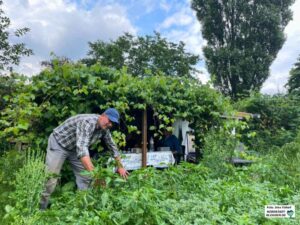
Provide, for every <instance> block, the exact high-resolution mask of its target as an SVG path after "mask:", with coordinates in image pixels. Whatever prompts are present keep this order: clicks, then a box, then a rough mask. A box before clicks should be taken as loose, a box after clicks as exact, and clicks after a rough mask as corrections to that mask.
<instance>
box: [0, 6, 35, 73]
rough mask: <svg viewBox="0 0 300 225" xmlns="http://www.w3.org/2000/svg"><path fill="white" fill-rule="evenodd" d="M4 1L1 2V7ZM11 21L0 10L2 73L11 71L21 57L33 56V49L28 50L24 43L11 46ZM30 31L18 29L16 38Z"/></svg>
mask: <svg viewBox="0 0 300 225" xmlns="http://www.w3.org/2000/svg"><path fill="white" fill-rule="evenodd" d="M2 4H3V1H2V0H0V7H1V6H2ZM9 26H10V19H9V18H8V17H7V16H5V15H4V11H3V10H2V9H1V8H0V72H1V71H4V70H6V69H9V70H11V67H10V66H11V65H12V64H13V65H18V64H19V63H20V58H21V56H29V55H32V54H33V52H32V50H31V49H28V48H26V46H25V44H24V43H17V44H11V43H10V42H9V40H8V39H9V36H10V35H11V34H10V31H9ZM28 31H29V28H26V27H25V28H21V29H17V30H16V31H15V32H14V34H13V35H14V36H16V37H21V36H23V35H24V34H26V33H27V32H28Z"/></svg>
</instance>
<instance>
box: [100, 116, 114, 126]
mask: <svg viewBox="0 0 300 225" xmlns="http://www.w3.org/2000/svg"><path fill="white" fill-rule="evenodd" d="M99 125H100V127H101V129H104V130H106V129H110V128H112V125H113V124H112V122H111V121H110V120H109V119H108V116H107V115H105V114H102V115H101V116H100V117H99Z"/></svg>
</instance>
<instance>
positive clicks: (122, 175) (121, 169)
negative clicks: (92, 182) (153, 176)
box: [117, 167, 129, 179]
mask: <svg viewBox="0 0 300 225" xmlns="http://www.w3.org/2000/svg"><path fill="white" fill-rule="evenodd" d="M117 172H118V173H119V174H120V176H121V177H123V178H124V179H127V177H128V175H129V173H128V171H127V170H126V169H124V168H123V167H120V168H118V170H117Z"/></svg>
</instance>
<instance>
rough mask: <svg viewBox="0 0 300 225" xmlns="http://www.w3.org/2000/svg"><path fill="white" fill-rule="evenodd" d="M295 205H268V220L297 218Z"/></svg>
mask: <svg viewBox="0 0 300 225" xmlns="http://www.w3.org/2000/svg"><path fill="white" fill-rule="evenodd" d="M295 214H296V211H295V205H266V206H265V217H266V218H290V219H291V218H295V217H296V215H295Z"/></svg>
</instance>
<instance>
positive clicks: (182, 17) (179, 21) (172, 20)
mask: <svg viewBox="0 0 300 225" xmlns="http://www.w3.org/2000/svg"><path fill="white" fill-rule="evenodd" d="M192 22H193V17H192V15H191V10H188V9H186V8H185V9H182V10H181V11H179V12H176V13H174V14H173V15H172V16H170V17H168V18H166V19H165V20H164V21H163V23H162V24H161V25H160V26H159V29H167V28H170V27H171V26H174V25H175V26H186V25H189V24H191V23H192Z"/></svg>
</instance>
